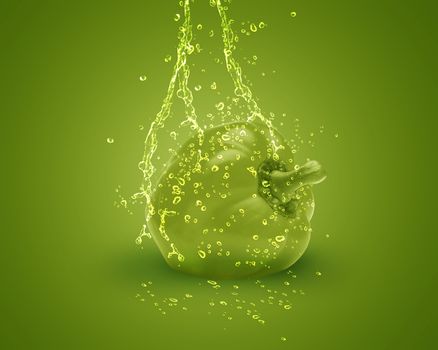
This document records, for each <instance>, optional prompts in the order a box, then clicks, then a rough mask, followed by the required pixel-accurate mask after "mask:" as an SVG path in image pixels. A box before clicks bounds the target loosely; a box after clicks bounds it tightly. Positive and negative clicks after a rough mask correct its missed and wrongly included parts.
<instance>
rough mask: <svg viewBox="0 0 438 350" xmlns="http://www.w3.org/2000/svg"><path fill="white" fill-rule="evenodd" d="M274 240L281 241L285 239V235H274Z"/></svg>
mask: <svg viewBox="0 0 438 350" xmlns="http://www.w3.org/2000/svg"><path fill="white" fill-rule="evenodd" d="M275 240H276V241H277V242H283V241H284V240H285V237H284V236H276V237H275Z"/></svg>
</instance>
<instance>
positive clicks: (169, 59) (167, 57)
mask: <svg viewBox="0 0 438 350" xmlns="http://www.w3.org/2000/svg"><path fill="white" fill-rule="evenodd" d="M171 60H172V56H171V55H166V57H164V62H166V63H167V62H170V61H171Z"/></svg>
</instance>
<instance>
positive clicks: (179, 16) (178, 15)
mask: <svg viewBox="0 0 438 350" xmlns="http://www.w3.org/2000/svg"><path fill="white" fill-rule="evenodd" d="M180 18H181V15H180V14H179V13H177V14H176V15H175V17H173V20H174V21H175V22H178V21H179V19H180Z"/></svg>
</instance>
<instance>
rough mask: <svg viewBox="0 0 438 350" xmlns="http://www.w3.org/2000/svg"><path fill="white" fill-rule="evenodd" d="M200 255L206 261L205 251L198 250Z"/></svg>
mask: <svg viewBox="0 0 438 350" xmlns="http://www.w3.org/2000/svg"><path fill="white" fill-rule="evenodd" d="M198 255H199V257H200V258H201V259H205V256H206V254H205V252H204V251H203V250H198Z"/></svg>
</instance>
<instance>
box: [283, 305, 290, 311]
mask: <svg viewBox="0 0 438 350" xmlns="http://www.w3.org/2000/svg"><path fill="white" fill-rule="evenodd" d="M283 307H284V308H285V309H286V310H290V309H292V305H289V304H286V305H284V306H283Z"/></svg>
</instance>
